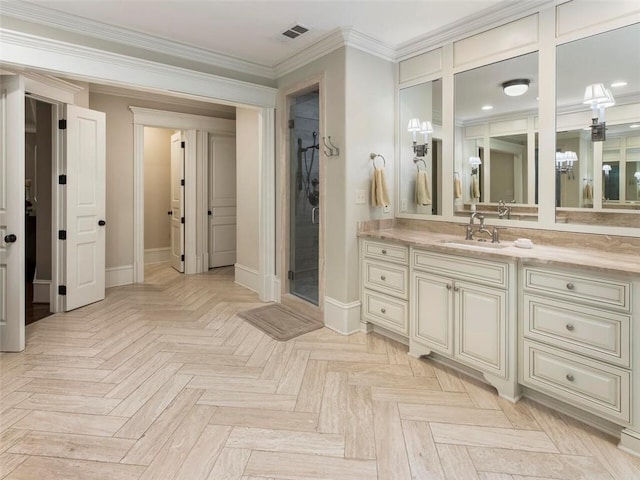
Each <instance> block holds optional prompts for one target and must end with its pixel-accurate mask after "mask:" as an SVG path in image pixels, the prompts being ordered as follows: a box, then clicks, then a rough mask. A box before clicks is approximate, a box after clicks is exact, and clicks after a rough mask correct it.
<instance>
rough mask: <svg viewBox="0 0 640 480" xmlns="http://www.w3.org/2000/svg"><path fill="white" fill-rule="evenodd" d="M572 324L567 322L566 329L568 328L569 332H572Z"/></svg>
mask: <svg viewBox="0 0 640 480" xmlns="http://www.w3.org/2000/svg"><path fill="white" fill-rule="evenodd" d="M573 328H574V327H573V325H571V324H570V323H567V330H569V331H570V332H573Z"/></svg>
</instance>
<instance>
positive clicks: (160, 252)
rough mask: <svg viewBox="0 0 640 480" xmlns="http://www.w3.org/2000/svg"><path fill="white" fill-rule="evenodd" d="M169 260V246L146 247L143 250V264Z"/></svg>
mask: <svg viewBox="0 0 640 480" xmlns="http://www.w3.org/2000/svg"><path fill="white" fill-rule="evenodd" d="M169 260H171V247H166V248H147V249H145V251H144V264H145V265H146V264H148V263H161V262H168V261H169Z"/></svg>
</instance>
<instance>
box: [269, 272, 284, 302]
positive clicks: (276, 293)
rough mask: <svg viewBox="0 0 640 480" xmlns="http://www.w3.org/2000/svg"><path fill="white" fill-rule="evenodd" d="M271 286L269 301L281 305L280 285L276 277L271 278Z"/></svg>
mask: <svg viewBox="0 0 640 480" xmlns="http://www.w3.org/2000/svg"><path fill="white" fill-rule="evenodd" d="M271 285H272V286H271V296H272V298H271V301H273V302H276V303H282V290H281V288H282V284H281V283H280V279H279V278H278V277H272V282H271Z"/></svg>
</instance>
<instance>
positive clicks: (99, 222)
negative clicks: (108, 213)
mask: <svg viewBox="0 0 640 480" xmlns="http://www.w3.org/2000/svg"><path fill="white" fill-rule="evenodd" d="M106 224H107V222H105V221H104V220H99V221H98V225H100V226H101V227H104V226H105V225H106Z"/></svg>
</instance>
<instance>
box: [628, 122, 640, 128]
mask: <svg viewBox="0 0 640 480" xmlns="http://www.w3.org/2000/svg"><path fill="white" fill-rule="evenodd" d="M629 128H640V123H634V124H631V125H629Z"/></svg>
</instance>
